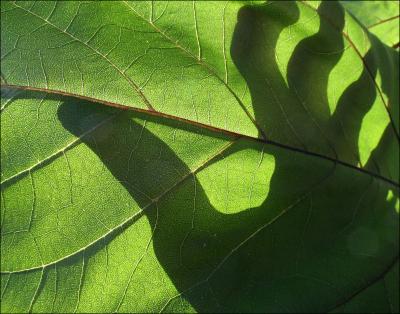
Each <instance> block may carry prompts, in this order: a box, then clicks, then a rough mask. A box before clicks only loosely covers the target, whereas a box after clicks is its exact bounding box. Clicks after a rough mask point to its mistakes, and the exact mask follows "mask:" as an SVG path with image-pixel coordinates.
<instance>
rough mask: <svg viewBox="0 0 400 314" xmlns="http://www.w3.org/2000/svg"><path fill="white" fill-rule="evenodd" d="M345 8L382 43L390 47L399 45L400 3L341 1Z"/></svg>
mask: <svg viewBox="0 0 400 314" xmlns="http://www.w3.org/2000/svg"><path fill="white" fill-rule="evenodd" d="M341 3H342V4H343V6H344V7H345V8H346V9H347V10H349V11H350V12H351V13H352V14H354V16H355V17H356V18H357V19H359V20H360V22H361V23H363V24H364V26H365V27H367V28H368V29H369V31H371V32H372V33H373V34H375V35H376V36H378V37H379V39H380V40H382V42H384V43H385V44H387V45H389V46H393V45H396V44H398V43H399V13H400V12H399V11H400V6H399V2H398V1H351V0H350V1H348V0H345V1H341Z"/></svg>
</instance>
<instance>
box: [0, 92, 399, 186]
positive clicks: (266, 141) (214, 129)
mask: <svg viewBox="0 0 400 314" xmlns="http://www.w3.org/2000/svg"><path fill="white" fill-rule="evenodd" d="M0 87H1V88H16V89H21V90H29V91H40V92H45V93H49V94H55V95H62V96H67V97H73V98H77V99H81V100H87V101H91V102H94V103H99V104H102V105H106V106H110V107H114V108H118V109H121V110H131V111H135V112H140V113H144V114H148V115H152V116H157V117H161V118H166V119H170V120H173V121H180V122H183V123H186V124H189V125H193V126H196V127H200V128H203V129H208V130H210V131H212V132H215V133H222V134H225V135H227V136H231V137H233V138H236V139H237V138H243V139H247V140H251V141H256V142H261V143H264V144H270V145H272V146H275V147H279V148H282V149H285V150H290V151H295V152H298V153H302V154H304V155H308V156H311V157H315V158H321V159H324V160H327V161H330V162H333V163H337V164H340V165H342V166H345V167H347V168H351V169H353V170H356V171H358V172H361V173H364V174H367V175H370V176H372V177H374V178H376V179H378V180H381V181H382V182H385V183H387V184H389V185H392V186H394V187H396V188H399V187H400V183H399V182H396V181H393V180H392V179H391V178H387V177H385V176H382V175H380V174H378V173H374V172H372V171H369V170H367V169H365V168H360V167H358V166H355V165H353V164H350V163H348V162H345V161H343V160H340V159H338V158H333V157H330V156H327V155H323V154H320V153H316V152H313V151H308V150H305V149H302V148H298V147H294V146H290V145H288V144H283V143H279V142H276V141H273V140H269V139H262V138H258V137H254V136H250V135H245V134H240V133H236V132H232V131H229V130H226V129H222V128H218V127H214V126H211V125H208V124H204V123H201V122H197V121H193V120H189V119H185V118H181V117H177V116H174V115H170V114H166V113H163V112H159V111H153V110H146V109H141V108H135V107H130V106H124V105H121V104H117V103H113V102H109V101H105V100H101V99H97V98H91V97H87V96H82V95H77V94H73V93H70V92H64V91H59V90H53V89H46V88H38V87H31V86H20V85H10V84H0ZM6 180H8V179H6ZM3 182H4V181H3ZM3 182H2V183H3Z"/></svg>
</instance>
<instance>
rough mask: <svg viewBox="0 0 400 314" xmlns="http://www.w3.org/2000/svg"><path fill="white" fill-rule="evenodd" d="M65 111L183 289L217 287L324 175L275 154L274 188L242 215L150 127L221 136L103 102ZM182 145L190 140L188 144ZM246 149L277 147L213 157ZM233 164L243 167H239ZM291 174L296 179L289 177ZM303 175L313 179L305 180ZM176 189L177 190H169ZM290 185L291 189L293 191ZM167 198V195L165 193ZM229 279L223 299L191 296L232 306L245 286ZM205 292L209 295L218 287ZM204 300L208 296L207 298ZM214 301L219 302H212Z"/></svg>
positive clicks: (70, 105) (64, 118)
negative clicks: (245, 246) (143, 221)
mask: <svg viewBox="0 0 400 314" xmlns="http://www.w3.org/2000/svg"><path fill="white" fill-rule="evenodd" d="M58 116H59V120H60V121H61V123H62V124H63V126H64V127H65V128H66V129H67V130H68V131H69V132H71V133H72V134H74V135H76V136H78V137H80V138H81V140H82V142H83V143H84V144H85V145H87V146H88V147H89V148H90V149H91V150H92V151H93V152H94V153H96V154H97V156H98V157H99V158H100V160H101V161H102V163H103V164H104V165H105V167H107V169H108V171H110V172H111V173H112V174H113V176H114V177H115V179H116V180H117V181H118V182H120V184H122V185H123V186H124V188H125V189H126V190H127V191H128V192H129V193H130V195H131V196H132V198H133V199H134V200H135V201H136V203H137V204H138V206H139V207H140V208H142V209H143V213H144V215H146V217H147V219H148V221H149V223H150V225H151V227H152V230H153V239H152V241H153V248H154V252H155V254H156V256H157V259H158V261H159V262H160V265H161V266H162V267H163V268H164V270H165V272H166V273H167V274H168V276H169V278H170V279H171V281H172V282H173V283H174V285H175V287H176V288H177V290H178V291H179V292H181V293H182V292H185V291H187V290H188V289H189V288H191V287H196V285H198V284H199V283H201V282H204V283H205V285H209V284H210V285H211V282H212V281H213V280H212V278H211V276H212V274H213V273H214V272H215V270H216V269H218V265H219V264H220V263H221V262H222V261H224V258H226V256H228V255H229V254H230V253H231V252H232V250H233V248H235V247H236V246H237V245H238V244H239V243H241V242H242V241H243V240H244V239H246V238H248V237H249V236H251V234H252V233H254V232H255V230H257V229H259V228H260V227H261V226H265V225H266V224H267V223H268V222H270V221H272V220H273V219H274V218H275V217H276V216H278V215H279V214H280V213H281V212H282V211H283V210H284V209H286V208H287V207H288V206H290V205H291V204H292V203H293V202H294V201H295V200H296V199H297V198H298V197H300V196H301V195H302V194H303V193H304V192H305V190H307V189H308V187H309V186H310V185H309V184H307V182H314V183H315V182H317V181H318V180H319V179H320V178H321V175H320V174H315V175H314V174H308V170H307V168H306V167H303V166H301V167H300V166H299V164H298V163H293V159H292V156H288V155H287V154H286V155H282V156H280V157H279V158H276V161H275V169H274V172H273V174H272V179H271V180H270V182H269V186H270V190H269V193H268V195H267V191H266V192H265V201H264V202H263V203H262V205H261V206H259V207H254V208H249V209H246V210H244V211H241V212H239V213H235V214H225V213H222V212H221V211H218V210H217V209H216V208H214V207H213V206H212V205H211V204H210V201H209V198H208V196H207V194H206V192H205V191H204V189H203V187H202V186H201V184H200V182H199V181H198V180H197V179H196V177H195V175H193V174H192V173H191V172H192V170H191V169H189V167H188V166H187V165H186V164H185V163H184V162H183V161H182V160H181V159H180V158H179V157H178V156H177V154H176V153H175V152H174V151H173V150H172V149H171V148H170V147H169V145H168V144H167V143H165V142H164V141H162V140H161V139H160V135H161V133H160V134H157V132H156V133H153V132H154V130H153V132H152V131H149V130H148V128H147V126H148V125H149V124H153V126H154V125H164V129H165V127H168V124H170V123H173V125H171V126H173V128H178V130H179V128H184V129H186V130H190V131H191V132H194V133H196V132H201V135H202V136H211V135H213V136H214V137H215V136H217V137H218V136H219V135H218V134H214V133H209V134H208V133H207V132H208V131H207V130H200V131H199V130H198V129H196V128H195V127H192V126H190V125H186V126H185V125H179V123H177V122H170V121H168V120H166V119H162V118H156V117H149V116H146V115H142V114H139V113H133V112H128V111H124V112H121V111H114V112H113V111H111V113H110V112H109V108H103V106H97V105H94V104H82V103H76V102H73V101H71V102H65V103H63V104H62V105H61V106H60V107H59V110H58ZM146 119H147V122H146ZM101 121H103V122H101ZM104 121H106V122H104ZM99 122H101V123H102V124H101V126H99V127H96V129H95V131H93V132H87V131H88V130H90V129H93V128H94V127H95V126H97V125H98V124H99ZM169 130H172V128H171V129H169ZM221 136H222V135H221ZM225 138H226V137H225ZM231 140H232V139H231ZM182 144H184V145H188V143H187V142H186V143H182ZM189 145H190V144H189ZM246 149H250V150H256V151H258V152H259V154H260V156H262V154H264V153H269V154H276V153H277V151H273V150H271V151H268V152H267V151H265V152H262V149H263V148H262V145H261V144H260V143H257V142H248V141H243V142H241V141H240V140H238V142H237V143H236V144H235V145H233V146H232V147H231V148H229V149H227V150H226V151H225V152H224V153H223V154H222V155H221V156H219V157H217V158H216V159H214V160H213V161H212V162H223V159H224V157H226V156H228V155H231V154H235V153H236V152H238V151H240V150H246ZM285 156H286V157H285ZM305 159H306V158H305ZM258 162H259V161H258V160H256V161H255V165H254V169H257V163H258ZM233 166H235V167H236V168H238V167H239V168H241V166H240V164H233ZM309 166H311V162H309ZM238 171H240V169H238ZM269 176H270V174H269ZM289 176H291V177H292V179H291V180H289V181H288V180H287V178H288V177H289ZM304 178H307V179H306V181H307V182H306V184H305V182H304ZM169 189H171V191H170V192H168V193H166V191H167V190H169ZM288 190H290V191H291V193H290V195H289V196H288V195H287V191H288ZM212 193H219V191H217V190H215V191H212ZM160 195H163V197H162V198H160ZM143 240H144V239H143ZM239 259H240V257H239ZM242 266H243V265H241V264H240V263H237V264H236V265H235V267H234V269H230V270H229V271H232V273H240V269H241V267H242ZM132 267H133V266H132ZM252 273H254V274H257V273H258V274H259V275H262V274H264V273H265V270H264V268H263V265H261V264H260V265H255V266H254V267H253V269H252ZM228 278H229V279H228ZM228 278H225V282H222V283H221V282H219V283H218V289H216V290H217V291H218V296H215V295H214V296H213V297H211V299H210V298H209V297H207V298H206V299H204V296H203V297H202V296H199V295H193V294H188V295H185V298H187V299H188V301H189V302H190V304H191V305H192V306H193V307H194V308H196V310H198V311H201V312H204V311H207V309H210V310H212V309H215V308H217V307H218V306H222V307H223V306H228V305H227V304H223V302H224V300H225V298H226V296H227V294H228V295H229V293H231V291H232V289H235V287H236V288H238V287H240V286H241V279H240V276H228ZM214 284H215V283H214ZM210 287H211V286H210ZM206 290H207V291H208V293H211V292H210V291H212V289H211V288H207V289H206ZM237 291H239V290H237ZM202 300H206V301H205V302H204V303H201V302H202ZM210 300H219V301H218V303H217V304H212V302H211V303H210ZM216 302H217V301H216Z"/></svg>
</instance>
